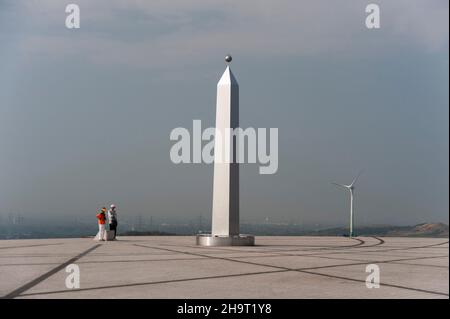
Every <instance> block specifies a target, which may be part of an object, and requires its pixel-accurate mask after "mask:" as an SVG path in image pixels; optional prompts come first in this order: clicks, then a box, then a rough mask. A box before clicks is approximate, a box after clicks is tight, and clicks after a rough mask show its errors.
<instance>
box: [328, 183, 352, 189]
mask: <svg viewBox="0 0 450 319" xmlns="http://www.w3.org/2000/svg"><path fill="white" fill-rule="evenodd" d="M331 184H333V185H337V186H341V187H344V188H349V186H348V185H344V184H338V183H333V182H331Z"/></svg>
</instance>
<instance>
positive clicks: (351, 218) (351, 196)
mask: <svg viewBox="0 0 450 319" xmlns="http://www.w3.org/2000/svg"><path fill="white" fill-rule="evenodd" d="M361 173H362V171H360V172H359V173H358V175H356V177H355V178H354V179H353V181H352V183H351V184H350V185H344V184H338V183H331V184H334V185H337V186H340V187H344V188H346V189H348V190H349V191H350V233H349V237H353V197H354V192H355V182H356V180H357V179H358V177H359V176H360V175H361Z"/></svg>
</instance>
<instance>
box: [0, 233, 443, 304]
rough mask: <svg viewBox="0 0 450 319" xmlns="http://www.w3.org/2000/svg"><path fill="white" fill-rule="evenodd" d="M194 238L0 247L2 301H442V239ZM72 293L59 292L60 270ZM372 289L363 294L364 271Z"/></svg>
mask: <svg viewBox="0 0 450 319" xmlns="http://www.w3.org/2000/svg"><path fill="white" fill-rule="evenodd" d="M194 243H195V237H178V236H177V237H119V240H118V241H116V242H102V243H97V242H94V241H93V240H92V239H89V238H80V239H42V240H1V241H0V296H3V297H4V298H447V299H448V298H449V268H448V252H449V250H448V239H446V238H439V239H438V238H436V239H434V238H376V237H358V238H354V239H349V238H344V237H257V238H256V246H253V247H198V246H195V244H194ZM72 263H73V264H77V265H78V266H79V268H80V288H79V289H68V288H66V285H65V280H66V277H67V276H68V275H69V274H68V273H66V271H65V269H66V266H67V265H68V264H72ZM368 264H377V265H378V266H379V268H380V273H381V274H380V275H381V276H380V277H381V287H380V288H378V289H376V288H372V289H368V288H367V287H366V283H365V281H366V277H367V276H368V273H366V265H368Z"/></svg>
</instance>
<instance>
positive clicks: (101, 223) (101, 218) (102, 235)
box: [94, 207, 106, 241]
mask: <svg viewBox="0 0 450 319" xmlns="http://www.w3.org/2000/svg"><path fill="white" fill-rule="evenodd" d="M96 217H97V219H98V233H97V235H96V236H95V238H94V240H97V241H105V240H106V229H105V223H106V207H103V208H102V210H101V211H100V213H98V214H97V216H96Z"/></svg>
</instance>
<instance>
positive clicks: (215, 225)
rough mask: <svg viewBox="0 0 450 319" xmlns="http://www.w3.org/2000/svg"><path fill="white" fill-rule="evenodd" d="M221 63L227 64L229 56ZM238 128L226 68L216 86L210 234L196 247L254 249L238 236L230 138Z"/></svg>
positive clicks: (235, 88)
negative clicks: (244, 246) (237, 246)
mask: <svg viewBox="0 0 450 319" xmlns="http://www.w3.org/2000/svg"><path fill="white" fill-rule="evenodd" d="M225 61H226V62H227V64H229V63H230V62H231V56H230V55H227V56H226V57H225ZM238 127H239V85H238V83H237V81H236V78H235V77H234V75H233V73H232V72H231V69H230V66H229V65H227V68H226V69H225V72H224V73H223V75H222V77H221V78H220V80H219V83H217V103H216V130H215V142H214V185H213V187H214V189H213V205H212V231H211V232H212V233H211V234H207V235H199V236H197V244H199V245H205V246H225V245H254V237H253V236H250V235H240V234H239V163H238V161H237V145H236V144H237V143H236V137H234V134H233V130H234V129H235V128H238Z"/></svg>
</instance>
